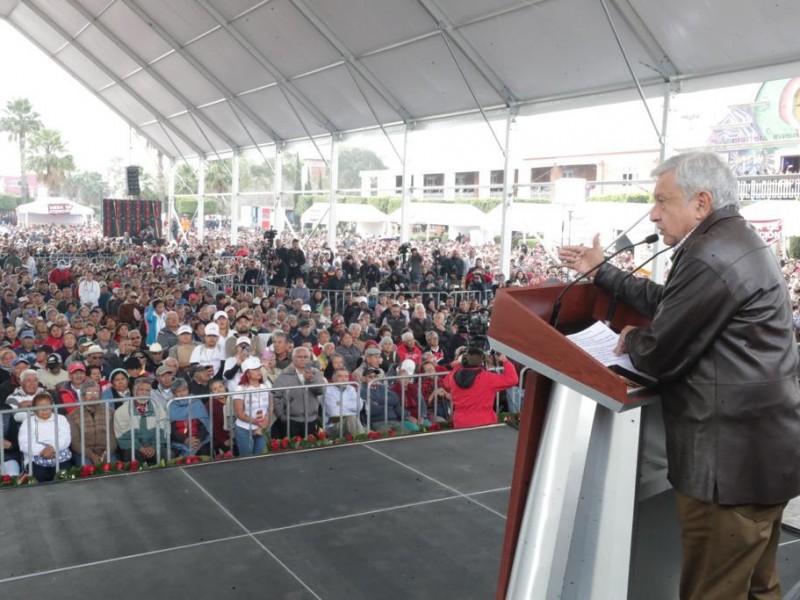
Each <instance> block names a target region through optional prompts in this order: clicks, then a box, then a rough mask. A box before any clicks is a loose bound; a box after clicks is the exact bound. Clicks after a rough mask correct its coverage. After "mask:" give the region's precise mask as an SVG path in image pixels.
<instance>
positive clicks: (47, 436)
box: [19, 392, 72, 481]
mask: <svg viewBox="0 0 800 600" xmlns="http://www.w3.org/2000/svg"><path fill="white" fill-rule="evenodd" d="M52 405H53V398H52V397H51V396H50V394H48V393H47V392H39V393H38V394H36V395H35V396H34V397H33V406H34V407H35V408H36V410H34V411H33V412H32V413H31V416H30V417H29V418H27V419H25V421H24V422H23V423H22V424H21V425H20V429H19V449H20V450H21V451H22V456H23V458H24V462H25V465H26V467H27V469H28V472H29V473H30V474H31V475H33V476H34V477H35V478H36V479H38V480H39V481H52V479H53V477H55V474H56V461H57V462H58V468H59V469H68V468H70V467H71V466H72V452H71V451H70V449H69V445H70V442H71V441H72V439H71V435H70V427H69V421H67V418H66V417H65V416H63V415H59V414H56V413H54V412H53V408H52ZM37 407H40V408H37Z"/></svg>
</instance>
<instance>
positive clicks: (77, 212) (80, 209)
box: [17, 197, 94, 225]
mask: <svg viewBox="0 0 800 600" xmlns="http://www.w3.org/2000/svg"><path fill="white" fill-rule="evenodd" d="M92 218H94V210H93V209H91V208H89V207H88V206H83V205H82V204H78V203H77V202H73V201H72V200H68V199H66V198H54V197H50V198H39V199H38V200H35V201H34V202H29V203H27V204H23V205H21V206H18V207H17V222H18V223H20V224H22V225H40V224H57V225H83V224H85V223H87V222H89V221H91V220H92Z"/></svg>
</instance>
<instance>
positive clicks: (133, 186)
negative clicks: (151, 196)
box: [126, 166, 142, 196]
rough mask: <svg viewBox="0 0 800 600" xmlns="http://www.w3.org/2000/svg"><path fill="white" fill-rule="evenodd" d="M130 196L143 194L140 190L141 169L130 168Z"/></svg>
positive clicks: (128, 171)
mask: <svg viewBox="0 0 800 600" xmlns="http://www.w3.org/2000/svg"><path fill="white" fill-rule="evenodd" d="M126 170H127V174H128V177H127V179H128V196H138V195H140V194H141V193H142V190H141V189H140V188H139V167H135V166H134V167H128V168H127V169H126Z"/></svg>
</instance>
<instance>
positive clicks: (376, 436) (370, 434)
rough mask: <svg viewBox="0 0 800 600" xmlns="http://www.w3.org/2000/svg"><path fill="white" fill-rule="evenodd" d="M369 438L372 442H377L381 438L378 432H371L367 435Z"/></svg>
mask: <svg viewBox="0 0 800 600" xmlns="http://www.w3.org/2000/svg"><path fill="white" fill-rule="evenodd" d="M367 437H368V438H369V439H371V440H376V439H378V438H379V437H380V436H379V435H378V434H377V432H375V431H370V432H369V433H368V434H367Z"/></svg>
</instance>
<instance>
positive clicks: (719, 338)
mask: <svg viewBox="0 0 800 600" xmlns="http://www.w3.org/2000/svg"><path fill="white" fill-rule="evenodd" d="M652 175H653V176H655V177H656V178H657V179H656V184H655V188H654V191H653V198H654V200H655V202H654V204H653V207H652V209H651V211H650V220H651V221H653V222H654V223H655V224H656V226H657V227H658V230H659V232H660V234H661V236H662V239H663V241H664V243H665V244H666V245H667V246H670V247H674V248H676V250H675V252H674V254H673V257H672V264H671V268H670V272H669V276H668V277H667V279H666V282H665V283H664V284H658V283H655V282H653V281H650V280H646V279H637V278H634V277H627V273H626V272H625V271H623V270H620V269H618V268H616V267H614V266H613V265H603V267H602V268H600V269H595V268H594V265H596V264H599V263H601V262H605V261H602V258H603V250H602V248H601V246H600V236H599V235H596V236H595V238H594V240H593V244H592V246H591V247H590V248H587V247H583V246H565V247H563V248H561V249H560V250H559V253H558V257H559V259H560V260H561V261H562V263H563V264H564V265H566V266H568V267H570V268H572V269H574V270H575V271H577V272H578V273H583V274H592V275H594V283H595V285H597V286H599V287H600V288H601V289H603V290H605V291H606V292H609V293H611V294H619V298H620V300H621V301H622V302H624V303H626V304H628V305H629V306H631V307H633V308H635V309H636V310H638V311H639V312H641V313H642V314H643V315H646V316H647V317H648V318H650V319H651V321H650V324H649V325H647V326H642V327H630V326H626V327H624V328H623V329H622V331H621V332H620V335H619V342H618V345H617V349H616V350H617V352H618V353H623V352H624V353H627V354H629V356H630V359H631V362H632V363H633V365H634V366H635V367H636V368H637V369H639V370H640V371H642V372H643V373H646V374H647V375H650V376H652V377H655V378H657V379H658V381H659V393H660V396H661V401H662V402H661V404H662V409H663V413H664V429H665V432H666V439H667V444H666V446H667V462H668V466H669V480H670V482H671V483H672V486H673V488H675V493H676V500H677V508H678V520H679V521H680V524H681V535H682V551H683V563H682V568H681V582H680V596H681V597H682V598H756V597H758V598H776V599H777V598H780V597H781V591H780V582H779V578H778V573H777V571H776V565H775V563H776V554H777V548H778V540H779V537H780V534H781V528H780V524H781V518H782V515H783V510H784V507H785V506H786V503H787V501H788V500H790V499H791V498H794V497H795V496H797V495H798V494H800V446H798V444H797V440H798V438H800V390H798V379H797V365H798V356H797V344H796V342H795V339H794V336H793V334H792V311H791V303H792V298H791V292H790V289H789V287H788V285H787V282H786V278H785V276H784V274H783V273H782V272H781V269H780V267H779V265H778V263H777V261H776V259H775V256H774V255H773V253H772V252H771V251H770V247H769V246H768V245H767V244H766V243H765V242H764V240H763V239H762V238H761V237H760V236H759V235H758V233H757V232H756V230H755V229H754V228H753V227H752V226H750V225H749V224H748V223H747V221H746V220H745V219H744V218H742V216H741V214H740V213H739V200H738V197H737V182H736V178H735V177H734V175H733V173H732V172H731V170H730V168H729V167H728V165H727V164H726V163H725V162H724V161H723V160H722V159H721V158H720V157H719V156H718V155H716V154H713V153H706V152H692V153H686V154H680V155H677V156H674V157H672V158H670V159H668V160H666V161H665V162H663V163H662V164H661V165H659V166H658V167H657V168H656V169H655V170H654V171H653V173H652Z"/></svg>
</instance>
